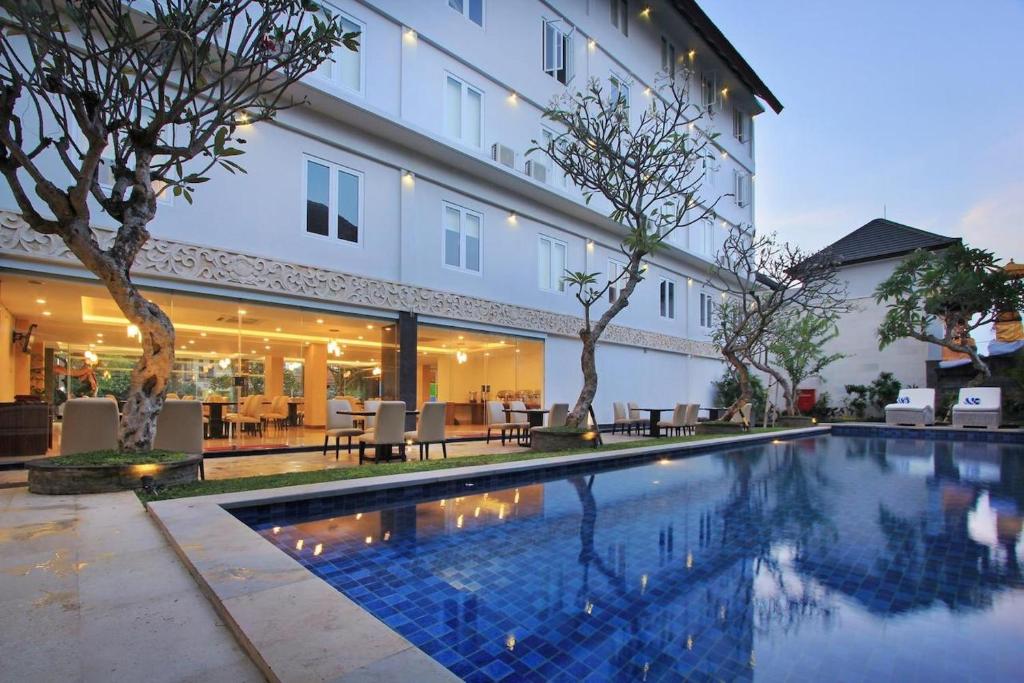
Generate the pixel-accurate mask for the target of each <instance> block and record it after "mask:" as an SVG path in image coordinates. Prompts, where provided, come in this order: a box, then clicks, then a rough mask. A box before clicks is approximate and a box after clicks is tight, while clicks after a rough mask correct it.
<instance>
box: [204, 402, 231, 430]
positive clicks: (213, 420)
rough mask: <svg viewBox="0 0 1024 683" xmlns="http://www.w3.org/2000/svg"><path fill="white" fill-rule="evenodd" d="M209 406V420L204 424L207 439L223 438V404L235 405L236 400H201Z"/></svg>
mask: <svg viewBox="0 0 1024 683" xmlns="http://www.w3.org/2000/svg"><path fill="white" fill-rule="evenodd" d="M203 405H204V406H209V407H210V416H209V417H210V421H209V424H207V426H206V438H207V439H224V438H227V437H226V436H225V434H224V406H237V405H238V401H203Z"/></svg>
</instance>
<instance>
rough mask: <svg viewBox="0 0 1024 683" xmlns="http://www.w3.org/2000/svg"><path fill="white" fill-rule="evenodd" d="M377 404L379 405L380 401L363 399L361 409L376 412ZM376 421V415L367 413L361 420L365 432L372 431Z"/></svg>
mask: <svg viewBox="0 0 1024 683" xmlns="http://www.w3.org/2000/svg"><path fill="white" fill-rule="evenodd" d="M378 406H380V401H363V410H365V411H367V412H370V413H376V412H377V408H378ZM376 422H377V418H376V417H374V416H373V415H368V416H367V417H366V418H364V420H363V429H364V430H366V431H367V432H372V431H373V427H374V425H375V424H376Z"/></svg>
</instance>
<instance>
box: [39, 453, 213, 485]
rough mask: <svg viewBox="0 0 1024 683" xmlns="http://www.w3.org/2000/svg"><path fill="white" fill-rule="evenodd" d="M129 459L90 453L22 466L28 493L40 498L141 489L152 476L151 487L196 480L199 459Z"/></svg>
mask: <svg viewBox="0 0 1024 683" xmlns="http://www.w3.org/2000/svg"><path fill="white" fill-rule="evenodd" d="M132 460H133V458H132V456H116V455H112V454H94V453H83V454H80V455H73V456H60V457H57V458H46V459H43V460H35V461H32V462H30V463H28V464H27V465H26V467H27V469H28V490H29V492H30V493H40V494H44V495H71V494H79V493H110V492H113V491H132V490H141V489H142V478H143V477H152V483H153V486H170V485H174V484H188V483H191V482H194V481H198V479H199V466H200V464H201V463H202V460H203V456H201V455H185V454H178V453H156V454H149V455H147V456H143V457H141V458H135V460H136V461H135V462H133V461H132Z"/></svg>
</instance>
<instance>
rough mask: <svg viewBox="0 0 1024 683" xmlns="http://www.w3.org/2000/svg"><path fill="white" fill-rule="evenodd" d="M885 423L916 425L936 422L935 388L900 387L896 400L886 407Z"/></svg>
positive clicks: (922, 425)
mask: <svg viewBox="0 0 1024 683" xmlns="http://www.w3.org/2000/svg"><path fill="white" fill-rule="evenodd" d="M885 423H886V424H890V425H914V426H916V427H924V426H925V425H931V424H935V390H934V389H900V393H899V395H898V396H897V397H896V402H895V403H890V404H889V405H887V406H886V407H885Z"/></svg>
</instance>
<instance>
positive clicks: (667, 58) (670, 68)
mask: <svg viewBox="0 0 1024 683" xmlns="http://www.w3.org/2000/svg"><path fill="white" fill-rule="evenodd" d="M661 70H662V71H664V72H665V73H666V74H668V76H669V78H675V77H676V46H675V45H674V44H672V41H670V40H669V39H668V38H666V37H665V36H662V37H661Z"/></svg>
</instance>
